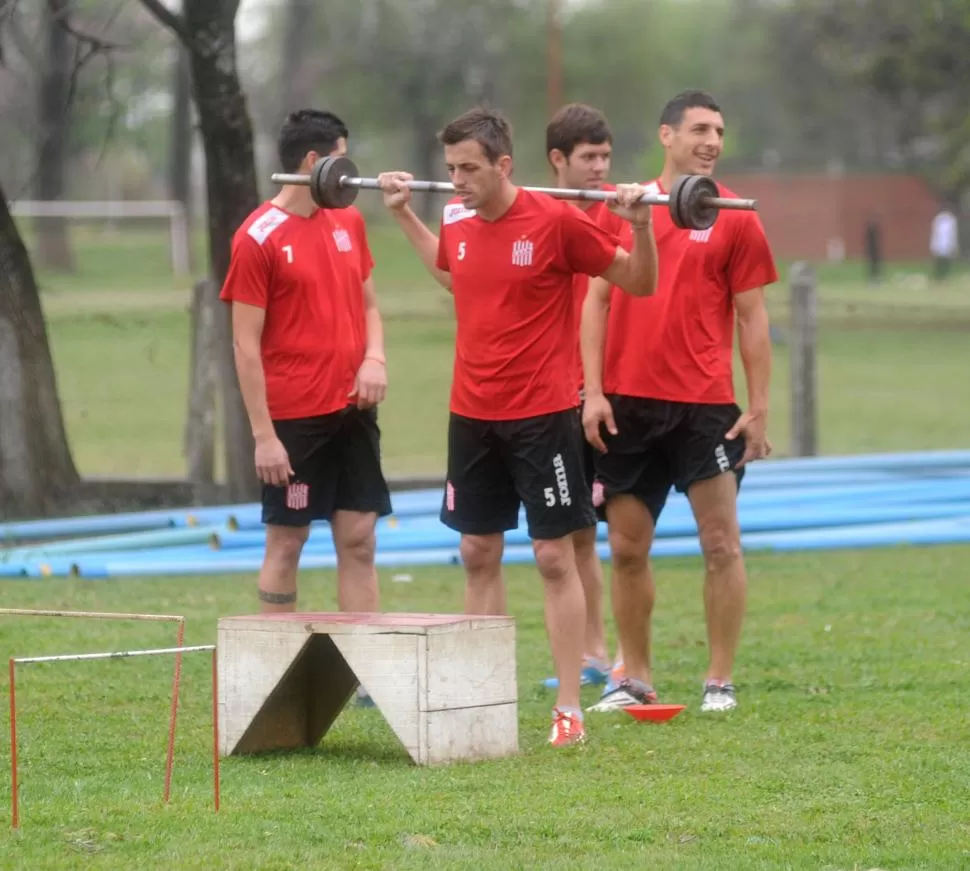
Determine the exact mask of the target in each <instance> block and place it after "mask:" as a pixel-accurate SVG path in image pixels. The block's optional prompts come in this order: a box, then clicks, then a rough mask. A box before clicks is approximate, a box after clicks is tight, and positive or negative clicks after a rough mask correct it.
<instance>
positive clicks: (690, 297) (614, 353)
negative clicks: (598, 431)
mask: <svg viewBox="0 0 970 871" xmlns="http://www.w3.org/2000/svg"><path fill="white" fill-rule="evenodd" d="M647 187H648V190H650V191H651V192H654V193H656V192H660V193H666V192H665V191H663V190H662V189H661V185H660V182H659V181H654V182H651V183H650V184H649V185H648V186H647ZM718 188H719V190H720V196H722V197H734V196H735V194H733V193H731V191H730V190H728V189H727V188H725V187H724V186H723V185H720V184H719V185H718ZM652 211H653V226H654V237H655V239H656V242H657V255H658V259H659V263H658V280H657V291H656V293H655V294H654V295H653V296H649V297H640V298H637V297H633V296H631V295H630V294H628V293H624V292H623V291H622V290H621V289H620V288H617V287H614V288H613V289H612V294H611V301H610V318H609V326H608V328H607V336H606V353H605V355H604V359H603V391H604V392H605V393H619V394H622V395H625V396H639V397H644V398H647V399H666V400H670V401H673V402H696V403H705V404H711V405H714V404H725V403H732V402H734V401H735V399H734V376H733V354H734V341H733V340H734V295H735V294H738V293H744V292H745V291H747V290H753V289H755V288H758V287H763V286H765V285H768V284H772V283H773V282H775V281H777V280H778V272H777V270H776V267H775V263H774V259H773V257H772V254H771V249H770V248H769V246H768V240H767V238H766V237H765V232H764V228H763V227H762V224H761V220H760V218H759V217H758V214H757V213H756V212H746V211H728V210H727V209H724V210H722V211H721V212H720V214H719V215H718V218H717V221H716V222H715V224H714V226H713V227H710V228H709V229H707V230H681V229H679V228H677V227H676V226H674V223H673V221H672V220H671V217H670V212H669V210H668V209H667V208H666V207H662V208H657V207H654V208H653V210H652ZM621 243H622V244H623V245H624V247H630V246H631V245H632V233H631V231H630V230H629V229H626V230H625V231H624V235H623V236H621Z"/></svg>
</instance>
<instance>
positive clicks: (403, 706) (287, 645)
mask: <svg viewBox="0 0 970 871" xmlns="http://www.w3.org/2000/svg"><path fill="white" fill-rule="evenodd" d="M217 644H218V664H219V716H220V722H221V731H222V734H221V752H222V754H223V755H231V754H242V753H257V752H260V751H265V750H275V749H283V748H296V747H310V746H315V745H316V744H318V743H319V742H320V740H321V739H322V738H323V736H324V735H325V734H326V733H327V730H328V729H329V728H330V726H331V725H332V724H333V722H334V721H335V720H336V718H337V716H338V715H339V714H340V712H341V711H342V710H343V709H344V707H345V706H346V704H347V703H348V701H350V699H351V698H352V697H353V695H354V692H355V690H356V689H357V686H358V685H362V686H363V687H364V689H365V690H366V691H367V692H368V693H369V694H370V696H371V698H372V699H373V700H374V703H375V704H376V705H377V707H378V709H379V710H380V711H381V713H382V714H383V715H384V717H385V719H386V720H387V722H388V724H389V725H390V727H391V729H392V730H393V731H394V733H395V734H396V735H397V736H398V738H399V739H400V740H401V743H402V744H403V745H404V746H405V748H406V749H407V751H408V753H409V754H410V755H411V758H412V759H413V760H414V761H415V762H416V763H418V764H420V765H433V764H439V763H446V762H457V761H462V760H476V759H488V758H496V757H501V756H507V755H509V754H512V753H516V752H517V751H518V702H517V698H518V692H517V684H516V671H515V623H514V620H513V619H512V618H511V617H468V616H464V615H452V614H393V613H392V614H348V613H320V612H311V613H295V614H265V615H255V616H243V617H224V618H222V619H220V620H219V624H218V640H217Z"/></svg>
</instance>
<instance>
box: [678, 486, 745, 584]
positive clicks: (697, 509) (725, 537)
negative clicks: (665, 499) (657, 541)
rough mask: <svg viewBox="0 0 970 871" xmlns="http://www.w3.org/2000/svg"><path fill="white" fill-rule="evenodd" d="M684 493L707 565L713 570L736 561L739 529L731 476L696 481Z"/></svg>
mask: <svg viewBox="0 0 970 871" xmlns="http://www.w3.org/2000/svg"><path fill="white" fill-rule="evenodd" d="M688 496H689V499H690V502H691V507H692V508H693V511H694V518H695V520H696V521H697V537H698V540H699V541H700V545H701V552H702V553H703V554H704V561H705V562H706V564H707V566H708V568H709V569H714V570H716V569H717V568H718V567H719V566H723V565H727V564H730V563H732V562H733V561H735V560H737V559H738V558H739V557H740V556H741V530H740V527H739V525H738V511H737V481H736V479H735V477H734V476H733V475H732V474H730V473H726V474H724V475H719V476H718V477H716V478H710V479H707V480H704V481H698V482H696V483H695V484H693V485H692V486H691V488H690V490H689V493H688Z"/></svg>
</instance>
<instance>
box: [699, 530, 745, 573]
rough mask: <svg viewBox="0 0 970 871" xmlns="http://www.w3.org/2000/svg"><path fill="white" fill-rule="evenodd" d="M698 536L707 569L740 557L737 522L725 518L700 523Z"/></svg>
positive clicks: (739, 537)
mask: <svg viewBox="0 0 970 871" xmlns="http://www.w3.org/2000/svg"><path fill="white" fill-rule="evenodd" d="M698 538H699V540H700V545H701V551H702V553H703V554H704V562H705V563H706V564H707V567H708V568H709V569H715V570H716V569H717V568H719V567H720V566H724V565H728V564H730V563H732V562H734V561H735V560H737V559H739V558H740V557H741V535H740V532H739V530H738V527H737V524H736V523H734V522H732V521H730V520H728V519H726V518H725V519H721V518H717V519H714V520H710V521H708V522H706V523H703V524H700V525H699V526H698Z"/></svg>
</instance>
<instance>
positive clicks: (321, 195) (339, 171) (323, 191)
mask: <svg viewBox="0 0 970 871" xmlns="http://www.w3.org/2000/svg"><path fill="white" fill-rule="evenodd" d="M343 176H349V177H351V178H356V177H357V166H356V165H355V164H354V162H353V161H352V160H351V159H350V158H349V157H324V158H322V159H320V160H318V161H317V162H316V163H315V164H314V166H313V171H312V172H311V173H310V195H311V196H312V197H313V202H315V203H316V204H317V205H318V206H320V208H321V209H346V208H347V206H350V205H352V204H353V202H354V200H356V199H357V188H356V187H350V186H349V185H342V184H341V183H340V179H341V178H342V177H343Z"/></svg>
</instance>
